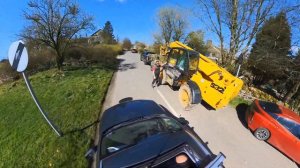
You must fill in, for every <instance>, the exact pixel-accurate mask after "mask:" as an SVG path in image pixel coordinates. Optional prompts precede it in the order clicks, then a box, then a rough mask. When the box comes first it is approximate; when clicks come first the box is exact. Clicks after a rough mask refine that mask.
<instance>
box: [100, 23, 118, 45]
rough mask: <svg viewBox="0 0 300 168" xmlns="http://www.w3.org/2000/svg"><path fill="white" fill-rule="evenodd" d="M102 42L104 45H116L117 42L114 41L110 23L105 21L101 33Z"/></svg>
mask: <svg viewBox="0 0 300 168" xmlns="http://www.w3.org/2000/svg"><path fill="white" fill-rule="evenodd" d="M101 36H102V40H103V43H104V44H116V43H117V40H116V39H115V35H114V29H113V27H112V24H111V23H110V21H107V22H106V23H105V25H104V27H103V30H102V32H101Z"/></svg>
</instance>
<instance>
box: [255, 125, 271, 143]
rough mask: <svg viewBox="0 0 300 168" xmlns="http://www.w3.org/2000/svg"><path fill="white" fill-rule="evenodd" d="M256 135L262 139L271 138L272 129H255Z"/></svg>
mask: <svg viewBox="0 0 300 168" xmlns="http://www.w3.org/2000/svg"><path fill="white" fill-rule="evenodd" d="M254 136H255V137H256V138H257V139H258V140H260V141H265V140H267V139H269V138H270V131H269V130H268V129H266V128H258V129H257V130H255V132H254Z"/></svg>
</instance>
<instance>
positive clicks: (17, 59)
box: [8, 40, 63, 137]
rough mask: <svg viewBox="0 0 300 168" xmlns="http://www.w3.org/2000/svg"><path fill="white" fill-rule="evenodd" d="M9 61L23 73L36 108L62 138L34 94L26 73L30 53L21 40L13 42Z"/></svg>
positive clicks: (60, 132) (9, 52)
mask: <svg viewBox="0 0 300 168" xmlns="http://www.w3.org/2000/svg"><path fill="white" fill-rule="evenodd" d="M8 60H9V63H10V65H11V66H12V68H13V69H14V70H16V71H17V72H20V73H22V76H23V78H24V80H25V83H26V86H27V88H28V90H29V92H30V95H31V96H32V99H33V101H34V102H35V104H36V106H37V107H38V109H39V111H40V112H41V114H42V116H43V117H44V118H45V120H46V121H47V123H48V124H49V125H50V127H51V128H52V129H53V130H54V132H55V133H56V134H57V135H58V136H60V137H61V136H63V133H62V131H61V130H60V129H59V128H58V127H57V126H56V125H55V124H54V123H53V122H52V121H51V120H50V119H49V117H48V115H47V114H46V113H45V112H44V110H43V108H42V106H41V105H40V103H39V101H38V99H37V97H36V95H35V93H34V90H33V89H32V86H31V84H30V82H29V79H28V76H27V75H26V73H25V70H26V68H27V65H28V52H27V49H26V47H25V44H24V42H23V41H21V40H19V41H16V42H13V43H12V44H11V45H10V48H9V51H8Z"/></svg>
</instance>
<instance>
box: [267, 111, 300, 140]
mask: <svg viewBox="0 0 300 168" xmlns="http://www.w3.org/2000/svg"><path fill="white" fill-rule="evenodd" d="M272 117H273V118H274V119H276V120H277V121H278V122H279V123H280V124H281V125H282V126H284V127H285V128H286V129H287V130H288V131H289V132H291V133H292V134H293V135H294V136H296V137H297V138H298V139H300V124H299V123H296V122H295V121H293V120H291V119H288V118H285V117H281V116H278V115H277V114H273V115H272Z"/></svg>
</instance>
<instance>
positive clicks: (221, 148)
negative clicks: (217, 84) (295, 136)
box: [103, 52, 297, 168]
mask: <svg viewBox="0 0 300 168" xmlns="http://www.w3.org/2000/svg"><path fill="white" fill-rule="evenodd" d="M119 59H120V60H121V61H122V62H121V65H120V67H119V70H118V71H117V72H116V73H115V74H114V78H113V80H112V83H111V85H110V88H109V90H108V93H107V97H106V100H105V103H104V106H103V107H104V110H105V109H107V108H109V107H111V106H113V105H115V104H117V103H118V102H119V101H120V100H121V99H124V98H133V99H134V100H137V99H151V100H154V101H156V102H157V103H159V104H161V105H163V106H165V107H166V108H168V109H169V110H170V111H171V112H172V113H173V114H174V115H175V116H182V117H184V118H186V119H187V120H188V121H189V122H190V126H192V127H194V129H195V131H196V133H197V134H198V135H199V136H200V137H201V138H202V140H203V141H204V142H208V146H209V148H210V149H211V150H212V152H213V153H214V154H218V153H219V152H222V153H224V154H225V156H226V160H225V162H224V165H225V167H232V168H296V167H297V166H296V164H295V163H293V162H292V161H291V160H289V159H288V158H287V157H286V156H284V155H283V154H282V153H280V152H279V151H278V150H276V149H275V148H273V147H272V146H271V145H269V144H268V143H266V142H262V141H258V140H257V139H256V138H255V137H254V136H253V135H252V134H251V132H250V131H249V130H248V129H247V128H246V127H245V126H244V125H243V124H242V120H243V110H240V109H237V110H236V109H235V108H232V107H229V106H228V107H226V108H223V109H220V110H208V109H207V108H205V107H204V106H203V105H202V104H199V105H196V106H194V107H193V108H192V109H191V110H190V111H184V110H183V108H182V107H181V105H180V103H179V100H178V91H173V90H172V89H171V88H170V87H169V86H167V85H162V86H159V88H154V89H153V88H152V87H151V81H152V73H151V71H150V67H149V66H148V65H144V64H143V62H141V61H140V60H139V54H132V53H130V52H127V53H126V54H125V55H122V56H119Z"/></svg>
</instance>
